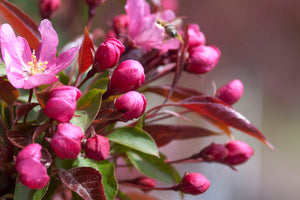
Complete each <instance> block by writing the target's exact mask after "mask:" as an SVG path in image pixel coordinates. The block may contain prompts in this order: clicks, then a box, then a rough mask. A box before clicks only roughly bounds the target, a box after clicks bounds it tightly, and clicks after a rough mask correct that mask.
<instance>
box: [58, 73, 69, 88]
mask: <svg viewBox="0 0 300 200" xmlns="http://www.w3.org/2000/svg"><path fill="white" fill-rule="evenodd" d="M58 76H59V77H58V79H59V81H60V82H61V83H63V84H64V85H68V84H69V77H68V76H67V75H66V73H65V72H64V71H60V72H59V75H58Z"/></svg>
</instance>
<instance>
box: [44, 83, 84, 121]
mask: <svg viewBox="0 0 300 200" xmlns="http://www.w3.org/2000/svg"><path fill="white" fill-rule="evenodd" d="M80 96H81V92H80V90H78V89H77V88H76V87H72V86H60V87H57V88H55V89H54V90H52V91H51V92H50V98H49V100H48V101H47V104H46V106H45V109H44V112H45V114H46V115H47V116H48V117H50V118H52V119H55V120H56V121H58V122H68V121H70V119H72V117H73V115H74V113H75V110H76V105H77V103H76V100H78V99H79V98H80Z"/></svg>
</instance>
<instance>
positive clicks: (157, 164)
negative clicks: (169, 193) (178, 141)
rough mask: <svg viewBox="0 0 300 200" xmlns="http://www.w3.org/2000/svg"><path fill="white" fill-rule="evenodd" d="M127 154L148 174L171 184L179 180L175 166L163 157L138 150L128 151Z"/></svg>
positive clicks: (132, 161) (135, 164)
mask: <svg viewBox="0 0 300 200" xmlns="http://www.w3.org/2000/svg"><path fill="white" fill-rule="evenodd" d="M126 154H127V156H128V158H129V160H130V162H131V163H132V164H133V165H134V166H135V167H136V168H137V169H138V170H139V171H140V172H141V173H143V174H145V175H146V176H149V177H152V178H154V179H157V180H160V181H162V182H165V183H169V184H172V183H176V182H177V181H178V180H177V175H175V173H174V168H172V167H170V166H169V165H167V164H166V163H165V162H164V161H163V159H161V158H157V157H155V156H151V155H148V154H144V153H140V152H136V151H135V152H134V151H128V152H127V153H126Z"/></svg>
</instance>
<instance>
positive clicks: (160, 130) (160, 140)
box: [144, 124, 221, 147]
mask: <svg viewBox="0 0 300 200" xmlns="http://www.w3.org/2000/svg"><path fill="white" fill-rule="evenodd" d="M144 130H145V131H146V132H147V133H149V134H150V135H151V136H152V138H153V139H154V140H155V142H156V144H157V146H158V147H161V146H164V145H166V144H168V143H169V142H171V141H172V140H182V139H189V138H197V137H205V136H211V135H221V133H217V132H213V131H210V130H207V129H204V128H200V127H197V126H185V125H160V124H156V125H150V126H145V127H144Z"/></svg>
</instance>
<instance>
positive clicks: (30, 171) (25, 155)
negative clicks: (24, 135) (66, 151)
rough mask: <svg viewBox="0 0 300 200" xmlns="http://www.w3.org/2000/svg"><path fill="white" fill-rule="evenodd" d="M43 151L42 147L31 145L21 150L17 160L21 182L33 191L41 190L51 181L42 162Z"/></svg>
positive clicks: (35, 144)
mask: <svg viewBox="0 0 300 200" xmlns="http://www.w3.org/2000/svg"><path fill="white" fill-rule="evenodd" d="M41 150H42V146H41V145H39V144H37V143H34V144H30V145H28V146H26V147H25V148H24V149H23V150H21V151H20V152H19V154H18V155H17V158H16V165H15V166H16V170H17V172H18V174H19V180H20V182H21V183H22V184H23V185H25V186H26V187H28V188H31V189H41V188H43V187H45V186H46V185H47V184H48V182H49V180H50V177H49V176H48V174H47V170H46V167H45V166H44V165H43V164H42V163H41V162H40V159H41V157H42V153H41Z"/></svg>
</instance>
